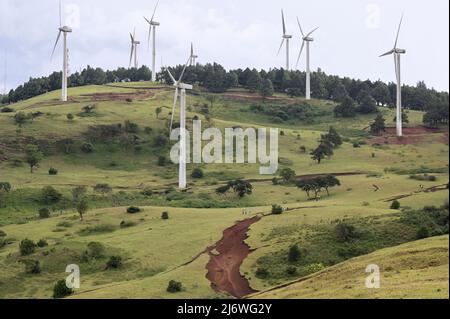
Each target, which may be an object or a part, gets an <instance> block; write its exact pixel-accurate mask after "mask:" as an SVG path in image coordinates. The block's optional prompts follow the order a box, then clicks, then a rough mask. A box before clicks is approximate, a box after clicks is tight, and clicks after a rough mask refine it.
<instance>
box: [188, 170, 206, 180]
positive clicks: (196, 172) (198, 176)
mask: <svg viewBox="0 0 450 319" xmlns="http://www.w3.org/2000/svg"><path fill="white" fill-rule="evenodd" d="M204 176H205V173H203V170H202V169H201V168H194V170H193V171H192V174H191V177H192V178H194V179H201V178H203V177H204Z"/></svg>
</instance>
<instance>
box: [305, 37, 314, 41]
mask: <svg viewBox="0 0 450 319" xmlns="http://www.w3.org/2000/svg"><path fill="white" fill-rule="evenodd" d="M302 39H303V41H307V42H313V41H314V38H311V37H304V38H302Z"/></svg>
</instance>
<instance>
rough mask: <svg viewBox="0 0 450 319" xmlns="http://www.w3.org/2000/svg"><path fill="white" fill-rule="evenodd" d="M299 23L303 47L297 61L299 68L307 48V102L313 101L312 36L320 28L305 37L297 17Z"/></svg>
mask: <svg viewBox="0 0 450 319" xmlns="http://www.w3.org/2000/svg"><path fill="white" fill-rule="evenodd" d="M297 23H298V27H299V29H300V33H301V35H302V40H303V41H302V47H301V48H300V52H299V54H298V59H297V68H298V63H299V62H300V58H301V56H302V52H303V50H304V49H305V46H306V91H305V92H306V94H305V96H306V99H307V100H311V66H310V51H309V44H310V43H311V42H313V41H314V38H312V37H311V35H312V34H313V33H314V32H315V31H316V30H317V29H319V27H317V28H315V29H314V30H312V31H311V32H309V33H308V34H306V35H305V33H304V32H303V29H302V25H301V24H300V20H299V19H298V17H297Z"/></svg>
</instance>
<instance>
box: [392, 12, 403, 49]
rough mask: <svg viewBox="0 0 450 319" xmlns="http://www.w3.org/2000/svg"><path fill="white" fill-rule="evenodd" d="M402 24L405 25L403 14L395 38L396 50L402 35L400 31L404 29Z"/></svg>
mask: <svg viewBox="0 0 450 319" xmlns="http://www.w3.org/2000/svg"><path fill="white" fill-rule="evenodd" d="M402 23H403V14H402V17H401V19H400V24H399V25H398V31H397V37H396V38H395V44H394V49H396V48H397V43H398V37H399V35H400V29H401V28H402Z"/></svg>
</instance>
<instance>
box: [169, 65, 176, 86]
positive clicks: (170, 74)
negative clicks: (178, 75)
mask: <svg viewBox="0 0 450 319" xmlns="http://www.w3.org/2000/svg"><path fill="white" fill-rule="evenodd" d="M167 72H168V73H169V76H170V79H171V80H172V81H173V84H177V81H175V78H174V77H173V75H172V73H171V72H170V70H169V68H167Z"/></svg>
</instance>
